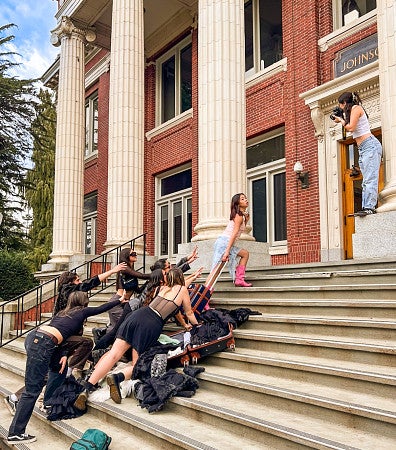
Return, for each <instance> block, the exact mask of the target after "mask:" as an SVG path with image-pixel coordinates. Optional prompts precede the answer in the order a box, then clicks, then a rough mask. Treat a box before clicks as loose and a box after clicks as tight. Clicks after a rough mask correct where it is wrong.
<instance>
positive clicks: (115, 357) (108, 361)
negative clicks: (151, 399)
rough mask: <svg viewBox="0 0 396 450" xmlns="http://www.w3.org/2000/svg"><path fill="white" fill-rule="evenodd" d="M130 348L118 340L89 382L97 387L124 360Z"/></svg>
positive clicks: (96, 368) (100, 362)
mask: <svg viewBox="0 0 396 450" xmlns="http://www.w3.org/2000/svg"><path fill="white" fill-rule="evenodd" d="M130 347H131V346H130V345H129V344H128V343H127V342H125V341H124V340H122V339H118V338H117V339H116V340H115V342H114V344H113V347H111V349H110V351H108V352H107V353H105V354H104V355H103V356H102V357H101V358H100V360H99V361H98V363H97V364H96V366H95V370H94V371H93V372H92V375H91V376H90V377H89V380H88V382H89V383H91V384H93V385H95V384H96V383H97V382H98V381H99V380H101V379H102V378H103V377H104V376H105V375H106V374H107V373H109V372H110V370H111V368H112V367H113V366H114V365H115V364H116V363H117V362H118V361H119V360H120V359H121V358H122V356H123V355H124V353H125V352H126V351H127V350H128V349H129V348H130ZM131 373H132V372H131Z"/></svg>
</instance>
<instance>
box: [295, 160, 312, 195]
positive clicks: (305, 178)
mask: <svg viewBox="0 0 396 450" xmlns="http://www.w3.org/2000/svg"><path fill="white" fill-rule="evenodd" d="M293 170H294V172H296V174H297V179H298V180H300V181H301V188H302V189H306V188H307V187H308V186H309V172H308V171H306V172H304V171H303V170H304V168H303V165H302V164H301V162H300V161H297V162H296V164H294V168H293Z"/></svg>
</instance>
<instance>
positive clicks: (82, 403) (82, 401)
mask: <svg viewBox="0 0 396 450" xmlns="http://www.w3.org/2000/svg"><path fill="white" fill-rule="evenodd" d="M87 401H88V390H87V389H84V390H83V391H82V392H81V393H80V394H78V397H77V398H76V400H75V402H74V403H73V406H74V407H75V408H76V409H78V410H80V411H86V410H87Z"/></svg>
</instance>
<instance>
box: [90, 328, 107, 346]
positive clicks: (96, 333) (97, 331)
mask: <svg viewBox="0 0 396 450" xmlns="http://www.w3.org/2000/svg"><path fill="white" fill-rule="evenodd" d="M106 331H107V327H100V328H92V335H93V338H94V342H95V344H97V342H98V341H99V339H100V338H101V337H103V336H104V335H105V334H106Z"/></svg>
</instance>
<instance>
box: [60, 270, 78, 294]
mask: <svg viewBox="0 0 396 450" xmlns="http://www.w3.org/2000/svg"><path fill="white" fill-rule="evenodd" d="M77 277H78V275H77V274H76V272H70V271H68V272H63V273H62V274H61V275H60V277H59V281H58V292H60V290H61V288H62V287H63V286H64V285H65V284H70V283H73V281H74V280H75V279H76V278H77Z"/></svg>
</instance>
